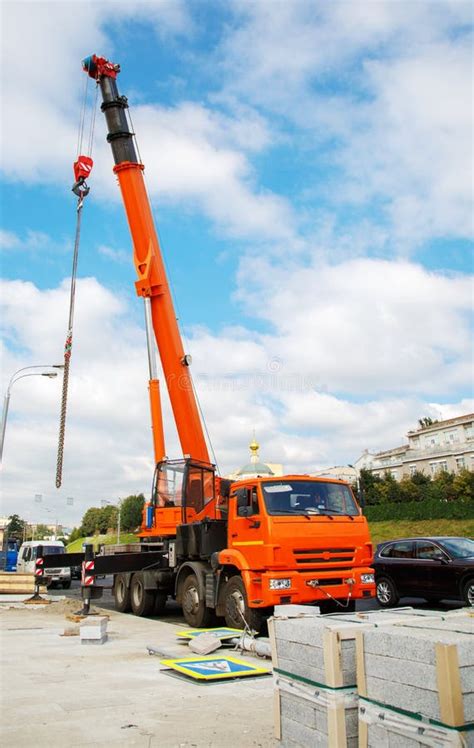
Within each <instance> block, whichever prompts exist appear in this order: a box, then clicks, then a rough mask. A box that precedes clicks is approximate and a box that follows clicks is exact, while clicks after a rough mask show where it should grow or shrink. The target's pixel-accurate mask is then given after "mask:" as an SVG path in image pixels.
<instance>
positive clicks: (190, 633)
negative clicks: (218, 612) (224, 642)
mask: <svg viewBox="0 0 474 748" xmlns="http://www.w3.org/2000/svg"><path fill="white" fill-rule="evenodd" d="M199 634H214V636H217V638H218V639H233V638H234V637H235V636H238V637H240V636H242V634H243V631H242V629H229V628H227V627H226V626H224V627H222V628H218V629H186V631H178V633H177V634H176V636H178V637H179V638H180V639H195V638H196V636H199Z"/></svg>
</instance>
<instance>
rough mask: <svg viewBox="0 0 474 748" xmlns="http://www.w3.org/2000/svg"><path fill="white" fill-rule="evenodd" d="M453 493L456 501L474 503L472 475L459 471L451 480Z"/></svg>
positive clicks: (473, 480) (468, 472)
mask: <svg viewBox="0 0 474 748" xmlns="http://www.w3.org/2000/svg"><path fill="white" fill-rule="evenodd" d="M453 491H454V496H455V498H456V501H465V502H468V501H474V473H472V472H471V471H470V470H461V472H460V473H458V474H457V475H456V476H455V477H454V480H453Z"/></svg>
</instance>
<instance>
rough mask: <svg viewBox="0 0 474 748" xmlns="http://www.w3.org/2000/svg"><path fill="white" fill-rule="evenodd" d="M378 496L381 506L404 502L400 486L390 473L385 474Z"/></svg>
mask: <svg viewBox="0 0 474 748" xmlns="http://www.w3.org/2000/svg"><path fill="white" fill-rule="evenodd" d="M378 494H379V496H380V503H381V504H397V503H398V502H400V501H401V500H402V495H401V491H400V484H399V483H397V481H396V480H395V478H394V477H393V476H392V475H391V474H390V473H385V475H384V477H383V479H382V481H381V483H380V485H379V486H378Z"/></svg>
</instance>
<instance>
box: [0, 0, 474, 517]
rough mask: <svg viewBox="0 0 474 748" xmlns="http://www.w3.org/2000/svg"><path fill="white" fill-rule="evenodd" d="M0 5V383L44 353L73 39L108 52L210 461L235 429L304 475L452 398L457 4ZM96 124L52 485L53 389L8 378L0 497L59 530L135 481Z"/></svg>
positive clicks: (70, 211)
mask: <svg viewBox="0 0 474 748" xmlns="http://www.w3.org/2000/svg"><path fill="white" fill-rule="evenodd" d="M2 15H3V24H2V28H3V31H2V34H3V40H2V41H3V47H4V54H5V56H6V57H5V59H4V61H3V65H2V98H3V107H2V130H3V144H2V214H1V224H0V232H1V233H0V243H1V260H2V277H3V293H2V306H3V319H4V322H3V326H2V337H3V343H2V345H3V348H2V359H3V379H4V387H6V385H7V383H8V379H9V376H10V374H11V373H12V372H13V371H15V370H16V369H17V368H19V367H20V366H26V365H29V364H35V363H38V362H39V363H42V362H43V361H44V362H47V361H53V360H54V361H56V360H61V358H62V348H63V340H64V333H65V327H66V320H67V303H68V301H67V295H68V277H69V274H70V266H71V251H72V241H73V234H74V221H75V201H74V196H73V195H72V193H71V192H70V186H71V183H72V163H73V161H74V159H75V156H76V150H75V149H76V140H77V126H78V121H79V114H80V107H81V95H82V91H83V85H84V74H83V73H82V71H81V59H82V58H83V57H85V56H86V55H88V54H91V53H94V52H95V53H98V54H103V55H105V56H107V57H109V58H110V59H112V60H114V61H117V62H119V63H120V64H121V66H122V72H121V73H120V75H119V80H118V83H119V88H120V91H121V93H124V94H126V95H127V96H128V98H129V102H130V108H131V113H132V118H133V122H134V126H135V130H136V133H137V137H138V143H139V146H140V150H141V155H142V158H143V161H144V163H145V165H146V179H147V184H148V189H149V192H150V197H151V200H152V204H153V208H154V212H155V217H156V220H157V225H158V228H159V233H160V238H161V241H162V245H163V251H164V254H165V257H166V261H167V264H168V267H169V271H170V277H171V281H172V285H173V289H174V292H175V295H176V298H177V302H178V307H179V317H180V322H181V325H182V327H183V330H184V333H185V336H186V348H187V350H190V351H191V353H192V354H193V359H194V376H195V379H196V382H197V385H198V390H199V391H200V393H201V399H202V404H203V409H204V412H205V414H206V420H207V425H208V428H209V431H210V433H211V437H212V440H213V445H214V449H215V451H216V455H217V457H218V460H219V464H220V466H221V469H222V471H223V472H226V471H230V470H232V469H234V468H235V467H236V466H237V465H238V464H240V463H243V462H245V461H246V459H247V454H246V451H247V443H248V441H249V439H250V437H251V435H252V433H253V429H254V428H255V430H256V432H257V436H258V438H259V440H260V441H261V443H262V450H261V457H262V458H263V459H267V460H269V461H271V462H283V463H284V464H285V467H287V468H288V469H289V470H290V469H291V470H305V471H307V470H310V471H311V470H316V469H317V468H319V467H323V466H327V465H331V464H339V463H341V464H345V463H347V462H354V460H355V459H357V457H358V456H359V454H360V453H361V452H362V450H363V449H365V448H370V449H374V450H377V449H382V448H385V447H390V446H395V445H396V444H398V443H401V442H402V441H403V438H404V434H405V433H406V431H407V429H408V428H411V427H413V426H414V425H416V422H417V420H418V418H419V417H421V416H422V415H432V416H435V417H449V416H452V415H458V414H459V415H460V414H462V413H464V412H467V410H469V409H471V408H472V401H470V399H469V398H470V397H471V395H472V392H471V379H472V342H471V341H472V337H471V335H472V327H471V304H472V275H471V274H472V228H473V226H472V197H473V195H472V177H473V172H472V122H471V116H472V115H471V112H472V51H471V43H472V37H471V34H472V8H471V6H470V4H469V3H464V2H458V1H457V0H456V1H453V2H448V1H446V2H437V3H432V2H429V3H428V2H427V3H425V2H403V1H400V2H398V1H392V0H388V1H387V2H385V1H384V0H380V1H376V0H363V1H362V0H355V2H350V3H349V2H344V1H342V2H334V3H327V2H323V1H322V0H319V1H317V2H306V1H305V0H292V1H290V2H278V1H274V2H270V0H260V1H257V2H254V3H250V2H244V1H241V0H233V1H232V2H225V3H224V2H221V3H219V2H215V3H214V2H207V1H206V0H203V1H202V2H197V0H195V1H194V2H193V1H190V2H185V0H182V1H180V0H176V1H175V2H158V1H155V2H148V3H145V2H130V3H127V4H124V3H118V4H117V3H113V2H104V3H101V4H100V6H98V5H97V4H93V3H87V2H85V3H79V2H68V3H46V2H31V3H27V2H15V3H13V2H6V3H4V4H3V8H2ZM19 48H25V49H28V55H22V56H21V59H18V55H15V50H17V49H19ZM45 49H46V50H48V51H47V54H46V55H45ZM14 55H15V60H16V62H15V71H14V72H15V74H14V75H12V74H11V62H9V60H11V59H12V56H14ZM90 90H91V92H92V84H91V89H90ZM105 135H106V129H105V122H104V118H103V115H102V114H101V112H100V111H99V112H98V113H97V121H96V128H95V142H94V154H93V155H94V160H95V167H94V172H93V176H92V179H91V180H90V185H91V193H90V195H89V197H88V198H87V204H86V207H85V210H84V216H83V234H82V241H81V250H80V259H79V276H80V283H79V286H78V297H77V321H76V331H75V332H76V335H75V346H74V354H73V364H72V367H73V368H72V385H71V387H72V394H71V403H70V423H69V424H68V436H67V440H68V441H67V460H66V465H65V487H64V491H63V489H61V491H60V492H57V493H56V492H55V489H53V488H52V486H53V483H54V469H53V466H54V461H55V439H56V434H55V431H56V429H57V410H58V407H59V385H60V383H59V382H52V383H51V386H49V384H50V383H47V384H48V386H47V387H46V386H45V382H44V381H41V380H39V378H38V381H36V380H33V379H32V380H30V382H28V387H27V386H26V385H24V386H22V385H17V387H18V388H20V387H22V389H21V392H19V391H18V390H15V396H14V398H13V397H12V410H11V413H10V417H9V424H8V435H7V443H6V453H5V469H4V484H5V489H6V490H5V496H6V503H7V509H6V511H10V510H11V507H12V506H13V505H16V502H18V501H20V502H23V504H24V506H25V512H27V511H30V509H31V511H34V507H33V508H32V507H31V506H30V503H29V502H30V498H28V497H31V496H33V495H34V494H36V493H43V494H44V495H48V496H50V499H49V501H50V503H53V504H54V506H56V505H57V506H59V507H62V503H61V502H62V501H63V498H62V494H63V493H64V495H66V494H67V495H74V496H75V497H76V505H75V508H74V510H72V509H69V510H67V511H69V512H70V520H71V521H73V520H74V519H75V518H76V517H77V515H80V513H81V511H82V508H83V507H85V506H87V505H90V503H93V502H94V501H95V502H96V503H97V501H98V499H99V498H100V497H103V498H112V499H114V500H115V499H116V498H117V497H118V496H121V495H126V494H127V493H130V492H132V491H135V490H146V487H147V486H148V483H149V478H150V475H151V469H152V459H151V449H150V441H149V426H148V415H147V403H146V398H147V395H146V378H147V372H146V352H145V347H144V333H143V324H142V308H141V301H140V300H139V299H137V298H136V297H135V295H134V288H133V281H134V273H133V265H132V262H131V242H130V237H129V234H128V228H127V224H126V221H125V217H124V212H123V208H122V205H121V202H120V196H119V194H118V189H117V187H116V184H115V182H114V178H113V176H112V174H111V169H112V156H111V153H110V150H109V146H108V145H107V143H106V142H105ZM275 362H276V363H275ZM275 367H276V369H277V372H276V373H277V378H276V380H275V377H274V376H273V375H274V374H275ZM30 384H31V387H30ZM85 403H86V404H87V406H84V404H85ZM165 415H166V418H167V428H168V431H169V440H168V443H169V453H170V455H177V454H179V447H178V444H177V441H176V437H175V435H174V432H173V428H172V423H171V422H170V414H169V408H168V406H167V405H166V414H165ZM112 425H113V427H111V426H112ZM125 435H126V438H125ZM98 445H100V449H101V455H102V458H103V460H102V461H101V464H98V463H97V459H96V455H97V446H98ZM92 464H93V469H92V470H91V477H90V478H89V479H87V480H84V474H85V471H86V472H88V471H89V470H90V467H91V465H92ZM104 494H107V495H106V496H104ZM21 505H22V504H21ZM65 511H66V510H65ZM74 512H75V514H74Z"/></svg>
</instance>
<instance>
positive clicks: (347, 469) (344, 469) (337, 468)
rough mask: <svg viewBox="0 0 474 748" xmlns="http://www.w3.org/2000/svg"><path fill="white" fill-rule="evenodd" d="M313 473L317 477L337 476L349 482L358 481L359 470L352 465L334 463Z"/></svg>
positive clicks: (338, 478)
mask: <svg viewBox="0 0 474 748" xmlns="http://www.w3.org/2000/svg"><path fill="white" fill-rule="evenodd" d="M311 475H314V476H315V477H316V478H337V480H345V481H346V482H347V483H356V481H357V477H358V473H357V470H356V469H355V467H353V466H352V465H334V466H333V467H328V468H324V470H318V471H317V472H316V473H311Z"/></svg>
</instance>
